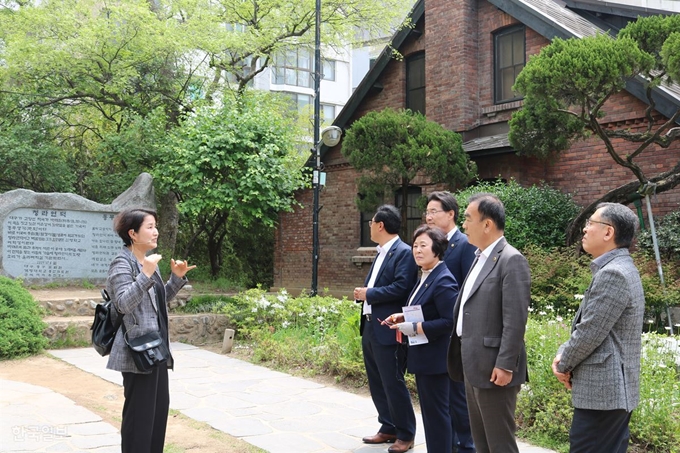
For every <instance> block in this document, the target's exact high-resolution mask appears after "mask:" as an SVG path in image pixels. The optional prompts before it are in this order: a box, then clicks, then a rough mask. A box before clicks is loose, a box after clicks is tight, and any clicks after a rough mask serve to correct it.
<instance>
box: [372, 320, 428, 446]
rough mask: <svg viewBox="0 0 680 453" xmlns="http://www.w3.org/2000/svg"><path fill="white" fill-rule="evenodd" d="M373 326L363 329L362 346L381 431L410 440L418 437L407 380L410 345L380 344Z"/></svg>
mask: <svg viewBox="0 0 680 453" xmlns="http://www.w3.org/2000/svg"><path fill="white" fill-rule="evenodd" d="M371 324H372V323H366V326H365V327H364V333H363V336H362V337H361V346H362V350H363V352H364V365H365V366H366V377H367V378H368V388H369V390H370V391H371V399H373V404H375V408H376V409H377V411H378V421H379V422H380V429H379V431H380V432H381V433H385V434H395V435H396V436H397V438H399V439H401V440H406V441H411V440H413V438H414V437H415V435H416V416H415V412H413V405H412V403H411V395H410V394H409V392H408V388H406V381H404V372H405V371H406V353H407V348H408V346H407V345H405V344H397V343H396V342H395V343H394V344H393V345H389V346H385V345H382V344H380V343H379V342H378V340H377V339H376V338H375V332H374V331H373V326H372V325H371Z"/></svg>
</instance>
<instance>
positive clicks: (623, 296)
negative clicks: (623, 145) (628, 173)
mask: <svg viewBox="0 0 680 453" xmlns="http://www.w3.org/2000/svg"><path fill="white" fill-rule="evenodd" d="M638 225H639V223H638V219H637V217H636V216H635V214H633V212H632V211H631V210H630V209H628V208H627V207H626V206H623V205H621V204H618V203H600V204H599V205H598V206H597V210H596V211H595V213H594V214H593V215H592V216H591V217H590V218H589V219H588V220H587V221H586V225H585V228H583V240H582V243H583V249H584V250H585V251H586V252H588V253H589V254H590V255H592V257H593V261H592V263H591V264H590V268H591V270H592V272H593V279H592V281H591V283H590V286H589V287H588V289H587V290H586V293H585V295H584V298H583V302H582V303H581V306H580V307H579V309H578V311H577V312H576V316H575V318H574V321H573V324H572V331H571V337H570V338H569V340H568V341H567V342H566V343H564V344H563V345H562V346H560V348H559V350H558V352H557V356H556V357H555V360H554V361H553V364H552V370H553V373H554V374H555V376H556V377H557V379H559V380H560V382H562V383H563V384H564V385H565V387H567V388H568V389H571V390H572V394H571V398H572V403H573V405H574V417H573V420H572V424H571V430H570V431H569V443H570V449H569V451H570V452H571V453H586V452H590V453H596V452H597V453H599V452H608V453H625V451H626V449H627V448H628V438H629V436H630V434H629V431H628V423H629V422H630V416H631V413H632V411H633V409H635V407H637V405H638V402H639V400H640V353H641V333H642V321H643V316H644V309H645V296H644V293H643V291H642V282H641V281H640V274H639V273H638V270H637V269H636V267H635V264H634V263H633V260H632V258H631V257H630V253H629V252H628V248H629V247H630V244H631V242H632V241H633V237H634V236H635V231H636V230H637V228H638Z"/></svg>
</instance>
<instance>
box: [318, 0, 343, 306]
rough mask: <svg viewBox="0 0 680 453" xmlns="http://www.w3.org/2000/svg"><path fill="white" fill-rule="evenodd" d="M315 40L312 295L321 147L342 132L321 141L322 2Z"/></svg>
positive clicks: (332, 130)
mask: <svg viewBox="0 0 680 453" xmlns="http://www.w3.org/2000/svg"><path fill="white" fill-rule="evenodd" d="M314 31H315V38H314V148H313V149H312V153H314V158H315V160H314V172H313V176H312V189H313V190H314V201H313V204H314V206H313V208H312V290H311V295H312V296H316V295H317V293H318V281H319V210H320V209H321V208H320V207H319V193H320V191H321V170H323V164H322V163H321V145H326V146H328V147H333V146H335V145H337V144H338V143H339V142H340V136H341V135H342V130H341V129H340V128H339V127H337V126H329V127H327V128H325V129H324V130H323V131H321V139H319V128H320V127H321V124H320V123H321V121H320V113H321V112H320V110H321V99H320V97H319V93H320V91H321V0H316V27H315V30H314Z"/></svg>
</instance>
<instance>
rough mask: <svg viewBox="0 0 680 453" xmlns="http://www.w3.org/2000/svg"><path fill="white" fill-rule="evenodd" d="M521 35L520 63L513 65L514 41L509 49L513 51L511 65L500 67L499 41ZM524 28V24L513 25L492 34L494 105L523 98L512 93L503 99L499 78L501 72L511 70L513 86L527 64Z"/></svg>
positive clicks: (501, 78)
mask: <svg viewBox="0 0 680 453" xmlns="http://www.w3.org/2000/svg"><path fill="white" fill-rule="evenodd" d="M520 34H521V40H522V48H523V50H524V51H523V54H522V63H521V64H520V63H515V58H514V57H515V55H514V46H513V45H512V44H513V42H514V40H512V41H511V42H510V49H511V50H513V55H512V64H510V65H507V66H504V67H501V66H500V64H501V62H500V60H501V57H500V50H501V49H500V48H501V45H500V41H501V40H502V39H504V38H509V37H512V36H515V35H520ZM526 39H527V38H526V26H524V24H515V25H511V26H509V27H504V28H502V29H500V30H496V31H495V32H493V78H494V82H493V86H494V90H493V98H494V104H505V103H507V102H513V101H517V100H519V99H522V98H523V96H521V95H518V94H515V93H513V95H512V96H511V97H503V96H502V94H503V93H502V91H503V77H502V76H501V72H502V71H504V70H507V69H511V68H512V69H513V73H514V78H513V80H512V84H513V85H514V84H515V81H516V80H517V75H518V74H519V73H520V72H521V71H522V69H524V67H525V66H526V63H527V43H526Z"/></svg>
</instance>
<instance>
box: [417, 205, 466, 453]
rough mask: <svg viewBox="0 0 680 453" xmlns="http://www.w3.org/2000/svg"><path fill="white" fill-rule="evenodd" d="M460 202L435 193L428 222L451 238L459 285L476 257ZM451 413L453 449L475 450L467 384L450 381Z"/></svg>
mask: <svg viewBox="0 0 680 453" xmlns="http://www.w3.org/2000/svg"><path fill="white" fill-rule="evenodd" d="M459 212H460V209H459V207H458V201H457V200H456V197H454V196H453V195H451V193H450V192H432V193H431V194H430V195H429V196H428V197H427V210H426V211H425V212H424V213H423V214H424V215H425V222H426V223H427V224H428V225H430V226H435V227H437V228H439V229H440V230H442V231H443V232H444V234H445V235H446V237H447V239H448V240H449V245H448V247H447V248H446V253H445V254H444V262H445V263H446V267H448V268H449V270H450V271H451V273H452V274H453V276H454V278H455V279H456V282H457V283H458V287H459V288H460V286H461V285H462V284H463V281H465V277H466V276H467V274H468V272H469V271H470V268H471V267H472V263H473V262H474V260H475V250H476V247H475V246H474V245H471V244H470V243H469V242H468V239H467V236H466V235H464V234H463V233H461V232H460V230H459V229H458V227H457V226H456V224H457V223H458V213H459ZM449 413H450V414H451V429H452V431H453V436H452V439H453V448H452V451H453V452H456V451H457V452H458V453H475V444H474V442H473V440H472V432H471V431H470V416H469V415H468V407H467V401H466V400H465V384H464V383H463V382H455V381H453V380H452V381H451V386H450V388H449Z"/></svg>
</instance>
